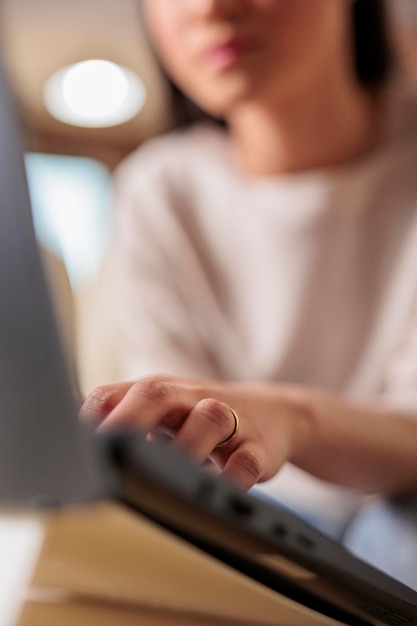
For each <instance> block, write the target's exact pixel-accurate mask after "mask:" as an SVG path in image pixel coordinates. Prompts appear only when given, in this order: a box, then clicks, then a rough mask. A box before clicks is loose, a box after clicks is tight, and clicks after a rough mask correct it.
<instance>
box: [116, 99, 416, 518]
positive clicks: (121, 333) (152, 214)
mask: <svg viewBox="0 0 417 626" xmlns="http://www.w3.org/2000/svg"><path fill="white" fill-rule="evenodd" d="M387 102H389V110H388V111H387V112H386V123H387V120H388V128H387V130H386V132H385V135H384V139H383V141H382V142H381V145H380V146H379V148H378V150H376V151H374V153H372V154H370V155H369V156H367V157H366V158H364V159H362V160H361V161H360V162H357V163H355V164H353V165H350V166H348V167H343V168H334V169H328V170H323V171H312V172H309V173H303V174H290V175H284V176H280V177H276V178H269V179H268V178H265V179H248V178H245V177H244V176H243V175H242V174H241V173H240V172H239V169H238V168H237V166H236V165H235V163H234V159H233V151H232V150H231V147H230V144H229V140H228V137H227V135H226V133H225V132H224V131H222V130H220V129H217V128H215V127H212V126H203V127H196V128H194V129H191V130H188V131H185V132H177V133H174V134H172V135H170V136H167V137H164V138H160V139H156V140H153V141H152V142H150V143H149V144H148V145H146V146H145V147H143V148H141V149H140V150H138V151H137V152H136V153H134V154H133V155H132V156H131V157H129V159H128V160H127V161H125V163H124V164H123V165H122V166H121V168H120V169H119V171H118V174H117V179H116V180H117V187H116V199H117V202H116V214H115V220H116V226H117V229H116V231H117V235H116V239H115V247H114V257H113V261H114V268H113V269H114V276H115V278H116V284H115V287H114V289H115V293H114V297H115V300H116V303H117V308H118V317H119V323H118V331H117V332H118V334H117V341H118V344H119V348H120V355H121V359H122V360H121V363H122V371H121V374H120V376H121V377H122V378H128V379H130V378H136V377H139V376H143V375H147V374H150V373H155V372H157V373H169V374H177V375H187V376H195V377H209V378H219V379H224V380H235V381H245V380H248V381H253V380H273V381H277V382H279V381H292V382H295V383H299V384H307V385H314V386H319V387H322V388H325V389H328V390H331V391H334V392H339V393H342V394H345V395H346V396H349V397H351V398H371V397H380V398H381V397H383V398H385V399H386V401H387V402H390V403H393V404H396V405H400V406H403V407H406V408H408V409H410V410H413V409H414V410H416V412H417V308H416V307H417V115H415V114H414V113H413V108H414V107H413V104H414V103H413V101H411V102H410V101H409V100H408V99H402V100H401V101H400V100H399V99H398V98H392V97H390V98H388V99H387ZM414 106H415V109H416V114H417V104H415V105H414ZM416 453H417V452H416ZM265 490H266V491H268V492H270V493H272V494H273V495H275V496H277V497H280V498H282V499H283V500H285V501H286V502H287V503H289V504H290V505H294V506H297V507H298V508H301V509H302V510H304V511H306V512H308V513H311V514H312V515H314V514H315V511H318V510H322V509H323V508H324V509H328V510H330V511H331V513H332V514H333V515H334V516H335V518H337V519H339V518H342V517H344V516H345V515H346V514H348V513H349V511H350V510H351V507H352V506H353V505H354V504H355V503H356V502H357V494H352V493H349V492H348V491H347V490H341V489H338V488H333V487H330V486H327V485H324V484H323V483H320V482H319V481H317V480H315V479H313V478H311V477H307V476H306V475H304V474H303V473H302V472H300V471H299V470H296V469H295V468H291V467H289V466H288V467H287V468H285V469H284V471H283V472H281V474H280V475H279V476H278V477H277V478H276V479H274V480H273V481H272V482H271V483H270V484H269V485H267V486H266V487H265Z"/></svg>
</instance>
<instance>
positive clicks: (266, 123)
mask: <svg viewBox="0 0 417 626" xmlns="http://www.w3.org/2000/svg"><path fill="white" fill-rule="evenodd" d="M375 109H376V100H375V98H374V96H373V95H371V94H370V93H367V92H366V91H365V90H363V89H362V88H361V87H360V86H359V85H357V84H356V82H355V81H354V80H353V78H352V79H350V77H349V78H347V77H346V79H345V80H344V79H343V75H342V76H340V75H338V74H337V73H336V75H335V77H334V80H333V81H331V80H329V77H328V76H326V77H323V80H321V81H314V84H312V85H311V87H310V88H309V89H306V90H305V91H304V92H303V93H299V94H298V95H297V97H296V98H291V99H288V101H284V100H279V99H277V101H276V102H273V103H270V102H269V103H268V105H267V106H265V105H264V104H263V103H262V104H260V103H258V102H246V103H243V104H241V105H239V106H238V107H237V108H236V110H235V111H234V112H233V115H231V116H230V118H229V120H228V122H229V126H230V129H231V134H232V139H233V142H234V145H235V147H236V149H237V154H238V155H239V159H240V166H241V167H242V168H243V170H244V171H245V173H246V174H248V175H251V176H273V175H277V174H280V173H290V172H300V171H307V170H311V169H317V168H323V167H330V166H337V165H342V164H345V163H348V162H351V161H353V160H355V159H356V158H359V157H360V156H362V155H363V154H365V153H366V152H367V151H369V150H370V149H371V148H372V146H373V144H374V143H375V140H376V137H377V130H378V129H377V124H376V123H375V120H376V119H377V115H376V110H375Z"/></svg>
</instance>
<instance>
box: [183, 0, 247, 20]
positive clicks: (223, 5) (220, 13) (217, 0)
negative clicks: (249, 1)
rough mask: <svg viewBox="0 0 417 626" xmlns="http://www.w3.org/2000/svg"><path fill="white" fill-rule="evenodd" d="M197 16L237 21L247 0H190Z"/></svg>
mask: <svg viewBox="0 0 417 626" xmlns="http://www.w3.org/2000/svg"><path fill="white" fill-rule="evenodd" d="M189 1H190V6H191V8H192V10H193V13H194V15H195V16H198V17H203V18H216V19H222V20H228V21H229V20H230V21H235V20H238V19H240V17H241V16H242V14H243V12H244V10H245V4H246V0H189Z"/></svg>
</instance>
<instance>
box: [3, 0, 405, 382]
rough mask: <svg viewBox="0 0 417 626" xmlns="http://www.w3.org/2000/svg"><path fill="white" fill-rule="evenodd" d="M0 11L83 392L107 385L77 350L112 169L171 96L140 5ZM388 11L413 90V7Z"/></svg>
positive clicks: (83, 3)
mask: <svg viewBox="0 0 417 626" xmlns="http://www.w3.org/2000/svg"><path fill="white" fill-rule="evenodd" d="M0 7H1V8H0V11H1V13H0V18H1V48H2V54H3V58H4V61H5V64H6V69H7V72H8V74H9V78H10V80H11V83H12V86H13V89H14V92H15V96H16V101H17V105H18V107H19V110H20V112H21V118H22V123H23V128H24V134H25V137H24V139H25V146H26V150H27V153H26V167H27V174H28V180H29V187H30V194H31V197H32V204H33V210H34V220H35V226H36V230H37V234H38V237H39V240H40V242H41V244H42V246H43V248H44V249H45V251H46V255H47V256H48V257H50V258H51V259H53V263H52V265H53V267H54V268H55V269H54V270H53V272H54V275H55V277H57V276H58V279H57V280H55V283H56V284H58V291H59V290H60V289H62V293H61V295H60V297H59V300H60V303H61V304H60V306H61V307H62V306H65V307H66V309H68V308H70V309H71V310H66V311H65V312H64V318H65V319H66V320H70V321H69V323H68V324H67V325H69V326H70V330H69V335H68V337H69V342H70V343H72V344H73V346H74V354H77V353H78V360H81V365H80V371H81V384H82V387H83V389H84V390H88V389H90V388H91V387H92V386H94V385H96V384H99V383H101V382H106V381H102V380H97V378H96V377H95V376H94V374H93V372H92V371H89V367H90V366H89V365H88V359H84V358H83V356H82V355H81V356H80V355H79V350H77V346H80V345H82V346H83V351H84V353H86V352H88V350H89V346H90V345H92V343H89V335H90V330H87V331H86V330H85V329H86V328H89V323H88V320H92V319H94V317H95V315H98V316H100V315H102V313H103V308H102V307H107V306H111V303H109V302H108V301H107V302H105V303H103V302H100V301H99V300H97V297H96V296H95V294H96V292H97V288H98V285H99V283H100V276H101V271H102V268H103V264H104V262H105V259H106V254H107V250H108V246H109V242H110V239H111V225H112V210H111V207H112V172H113V170H114V168H115V167H116V166H117V165H118V163H119V162H120V161H121V160H122V159H123V158H124V157H125V156H126V155H127V154H128V153H130V152H131V151H132V150H134V149H136V148H137V147H138V146H139V145H140V144H141V143H143V142H144V141H146V140H147V139H149V138H150V137H152V136H155V135H158V134H160V133H163V132H165V131H166V130H168V129H169V128H170V125H171V111H170V102H169V99H168V95H167V94H168V90H167V89H166V86H165V84H164V79H163V77H162V76H161V75H160V73H159V70H158V67H157V64H156V63H155V62H154V60H153V58H152V54H151V52H150V50H149V49H148V46H147V44H146V39H145V37H144V34H143V32H142V29H141V23H140V13H139V7H138V0H2V2H1V3H0ZM390 10H391V14H392V36H393V41H394V42H395V46H396V48H397V49H398V53H399V57H400V62H401V71H402V72H404V73H405V74H406V75H407V77H408V78H407V79H408V80H409V81H410V83H414V84H415V85H417V2H416V0H390ZM57 268H60V271H58V269H57ZM67 278H68V280H67ZM64 290H65V291H66V293H65V295H64ZM62 303H64V304H62ZM86 320H87V322H86ZM77 329H78V330H77ZM109 333H111V330H110V329H109ZM109 341H110V338H109ZM76 358H77V357H76ZM108 376H109V378H112V373H111V364H109V370H108Z"/></svg>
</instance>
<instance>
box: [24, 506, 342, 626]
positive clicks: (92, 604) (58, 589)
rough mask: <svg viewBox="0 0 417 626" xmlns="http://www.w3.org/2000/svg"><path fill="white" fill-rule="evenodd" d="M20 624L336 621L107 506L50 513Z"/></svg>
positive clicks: (280, 625)
mask: <svg viewBox="0 0 417 626" xmlns="http://www.w3.org/2000/svg"><path fill="white" fill-rule="evenodd" d="M44 524H45V539H44V543H43V546H42V550H41V552H40V557H39V560H38V563H37V566H36V568H35V571H34V574H33V576H32V579H31V581H30V584H29V585H28V590H27V594H26V599H25V602H24V603H23V608H22V611H21V614H20V619H19V620H18V622H17V626H57V625H59V626H67V625H68V626H70V625H71V626H73V625H74V624H76V625H77V626H92V625H94V624H98V625H100V626H116V625H117V626H130V624H132V625H133V624H135V626H137V625H138V624H139V625H140V624H144V625H145V624H146V626H177V625H178V626H180V625H181V626H213V624H222V625H224V626H228V625H229V624H230V626H249V625H250V626H336V624H338V622H335V621H334V620H332V619H329V618H326V617H323V616H322V615H320V614H317V613H315V612H313V611H311V610H309V609H306V608H304V607H302V606H300V605H298V604H296V603H295V602H293V601H291V600H288V599H287V598H285V597H283V596H280V595H279V594H278V593H275V592H274V591H272V590H270V589H268V588H266V587H264V586H262V585H261V584H259V583H257V582H254V581H253V580H251V579H250V578H248V577H246V576H244V575H243V574H240V573H239V572H236V571H234V570H233V569H231V568H229V567H228V566H226V565H224V564H222V563H220V562H218V561H217V560H215V559H214V558H212V557H210V556H209V555H207V554H205V553H204V552H202V551H200V550H198V549H197V548H195V547H194V546H192V545H190V544H188V543H187V542H185V541H183V540H181V539H179V538H178V537H176V536H175V535H172V534H171V533H169V532H167V531H165V530H164V529H162V528H161V527H159V526H158V525H156V524H154V523H152V522H150V521H149V520H147V519H146V518H144V517H141V516H140V515H137V514H134V513H132V512H130V511H128V510H127V509H124V508H123V507H119V506H117V505H115V504H111V503H105V504H99V505H94V506H91V507H87V508H84V509H78V510H76V509H75V510H72V511H65V512H56V513H53V514H50V515H49V516H48V517H46V518H45V520H44Z"/></svg>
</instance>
